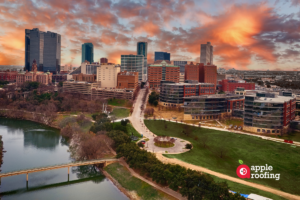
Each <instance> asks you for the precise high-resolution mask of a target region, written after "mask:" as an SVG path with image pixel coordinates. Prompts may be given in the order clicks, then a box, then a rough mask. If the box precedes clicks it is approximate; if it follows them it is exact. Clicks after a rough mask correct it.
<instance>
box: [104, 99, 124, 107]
mask: <svg viewBox="0 0 300 200" xmlns="http://www.w3.org/2000/svg"><path fill="white" fill-rule="evenodd" d="M107 103H108V105H111V106H120V107H126V106H127V103H128V100H126V99H109V100H108V102H107Z"/></svg>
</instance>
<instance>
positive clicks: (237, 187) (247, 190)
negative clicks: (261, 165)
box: [211, 175, 285, 200]
mask: <svg viewBox="0 0 300 200" xmlns="http://www.w3.org/2000/svg"><path fill="white" fill-rule="evenodd" d="M211 177H212V178H213V179H214V180H215V181H216V182H224V181H226V182H227V184H228V186H229V188H230V189H231V190H232V191H234V192H239V193H241V194H251V193H253V194H258V195H261V196H264V197H268V198H271V199H274V200H275V199H276V200H277V199H280V200H284V199H285V198H283V197H280V196H278V195H276V194H273V193H270V192H265V191H263V190H259V189H256V188H253V187H249V186H247V185H243V184H239V183H236V182H232V181H228V180H225V179H221V178H219V177H216V176H212V175H211Z"/></svg>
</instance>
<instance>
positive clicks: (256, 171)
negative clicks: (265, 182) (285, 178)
mask: <svg viewBox="0 0 300 200" xmlns="http://www.w3.org/2000/svg"><path fill="white" fill-rule="evenodd" d="M239 163H240V164H241V165H240V166H238V168H237V169H236V174H237V175H238V177H240V178H254V179H275V180H276V181H278V180H279V179H280V174H272V173H270V171H272V170H273V167H272V166H269V165H268V164H266V165H265V166H264V165H263V166H251V168H250V167H248V166H247V165H245V164H243V161H242V160H239ZM251 171H252V173H251Z"/></svg>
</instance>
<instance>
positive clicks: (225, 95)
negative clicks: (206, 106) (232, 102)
mask: <svg viewBox="0 0 300 200" xmlns="http://www.w3.org/2000/svg"><path fill="white" fill-rule="evenodd" d="M226 97H228V98H229V97H236V98H239V99H240V98H243V96H241V95H237V94H213V95H201V96H190V97H184V98H185V99H210V98H211V99H215V98H226Z"/></svg>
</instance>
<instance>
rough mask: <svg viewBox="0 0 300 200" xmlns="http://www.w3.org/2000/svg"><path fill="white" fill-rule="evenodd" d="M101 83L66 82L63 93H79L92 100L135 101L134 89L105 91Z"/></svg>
mask: <svg viewBox="0 0 300 200" xmlns="http://www.w3.org/2000/svg"><path fill="white" fill-rule="evenodd" d="M100 86H101V85H100V83H98V82H94V83H88V82H84V81H66V82H64V84H63V91H64V92H69V93H79V94H83V95H86V96H88V97H89V98H90V99H95V98H102V99H110V98H117V99H127V100H133V93H134V90H133V89H105V88H101V87H100Z"/></svg>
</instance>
